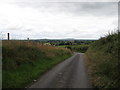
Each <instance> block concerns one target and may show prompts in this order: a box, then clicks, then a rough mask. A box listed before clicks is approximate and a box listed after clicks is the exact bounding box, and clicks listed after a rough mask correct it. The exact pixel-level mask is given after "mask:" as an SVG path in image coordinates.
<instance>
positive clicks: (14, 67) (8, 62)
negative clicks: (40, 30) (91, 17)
mask: <svg viewBox="0 0 120 90" xmlns="http://www.w3.org/2000/svg"><path fill="white" fill-rule="evenodd" d="M2 54H3V60H2V62H3V88H21V87H25V86H26V85H28V84H29V83H31V82H32V81H33V80H34V79H37V78H38V77H39V76H40V75H42V74H43V73H44V72H46V71H47V70H49V69H50V68H51V67H53V66H54V65H55V64H57V63H59V62H61V61H63V60H65V59H66V58H68V57H70V56H71V55H72V53H71V51H70V50H68V49H63V48H56V47H52V46H44V45H40V44H39V43H32V42H23V41H3V46H2Z"/></svg>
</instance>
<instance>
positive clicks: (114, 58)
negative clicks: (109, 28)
mask: <svg viewBox="0 0 120 90" xmlns="http://www.w3.org/2000/svg"><path fill="white" fill-rule="evenodd" d="M118 37H120V32H116V33H111V34H108V35H106V36H105V37H102V38H100V39H99V40H98V41H95V42H94V43H93V44H92V45H90V47H89V49H88V50H87V52H86V55H87V57H88V59H87V61H86V62H87V67H88V72H89V77H90V81H91V83H92V85H93V86H94V87H98V88H118V87H119V86H120V73H119V68H120V60H119V58H120V53H119V52H118V51H119V50H120V45H119V42H118Z"/></svg>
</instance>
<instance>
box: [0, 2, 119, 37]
mask: <svg viewBox="0 0 120 90" xmlns="http://www.w3.org/2000/svg"><path fill="white" fill-rule="evenodd" d="M18 3H19V2H17V3H16V0H11V2H10V1H9V0H8V1H7V0H5V1H4V2H1V3H0V30H1V31H2V32H3V33H7V32H10V33H11V34H12V38H20V39H23V38H27V37H30V38H34V39H35V38H80V39H88V38H89V39H98V38H99V37H100V36H102V35H104V33H106V32H108V31H109V30H113V29H114V28H116V27H117V19H118V18H117V17H116V16H117V12H116V14H115V15H113V16H112V15H110V16H108V17H107V16H106V15H103V16H102V15H98V16H97V15H93V14H89V13H87V11H86V14H84V13H83V14H79V13H77V12H71V10H69V8H67V9H66V10H64V9H65V8H64V7H66V6H64V5H63V6H62V7H63V8H62V9H63V10H62V11H61V9H60V8H61V7H58V6H59V5H56V6H54V7H51V6H49V4H48V7H47V6H44V4H43V5H42V4H41V3H39V5H41V6H39V7H32V6H29V4H27V5H26V4H25V5H24V7H23V6H21V5H18ZM23 4H24V2H23ZM34 4H35V5H36V4H37V3H34ZM58 4H59V3H58ZM68 4H69V3H68ZM71 5H72V4H71ZM69 6H70V5H69ZM116 7H117V6H116ZM116 7H115V8H116ZM72 8H77V7H76V6H75V5H72ZM115 8H114V7H113V9H115ZM78 10H79V9H78ZM83 10H84V9H83ZM69 11H70V12H69ZM98 12H99V11H98ZM1 31H0V32H1Z"/></svg>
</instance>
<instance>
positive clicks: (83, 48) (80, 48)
mask: <svg viewBox="0 0 120 90" xmlns="http://www.w3.org/2000/svg"><path fill="white" fill-rule="evenodd" d="M57 47H62V48H68V49H70V50H71V51H73V52H81V53H85V52H86V51H87V49H88V48H89V44H82V45H61V46H57Z"/></svg>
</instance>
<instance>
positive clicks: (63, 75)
mask: <svg viewBox="0 0 120 90" xmlns="http://www.w3.org/2000/svg"><path fill="white" fill-rule="evenodd" d="M29 88H91V85H90V84H89V81H88V77H87V73H86V69H85V67H84V58H83V53H75V54H74V55H73V56H72V57H70V58H69V59H67V60H65V61H63V62H61V63H60V64H58V65H56V66H55V67H53V68H52V69H51V70H49V71H48V72H46V73H45V74H44V75H43V76H41V77H40V78H39V79H38V80H37V81H36V82H35V83H33V84H32V85H31V86H29Z"/></svg>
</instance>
